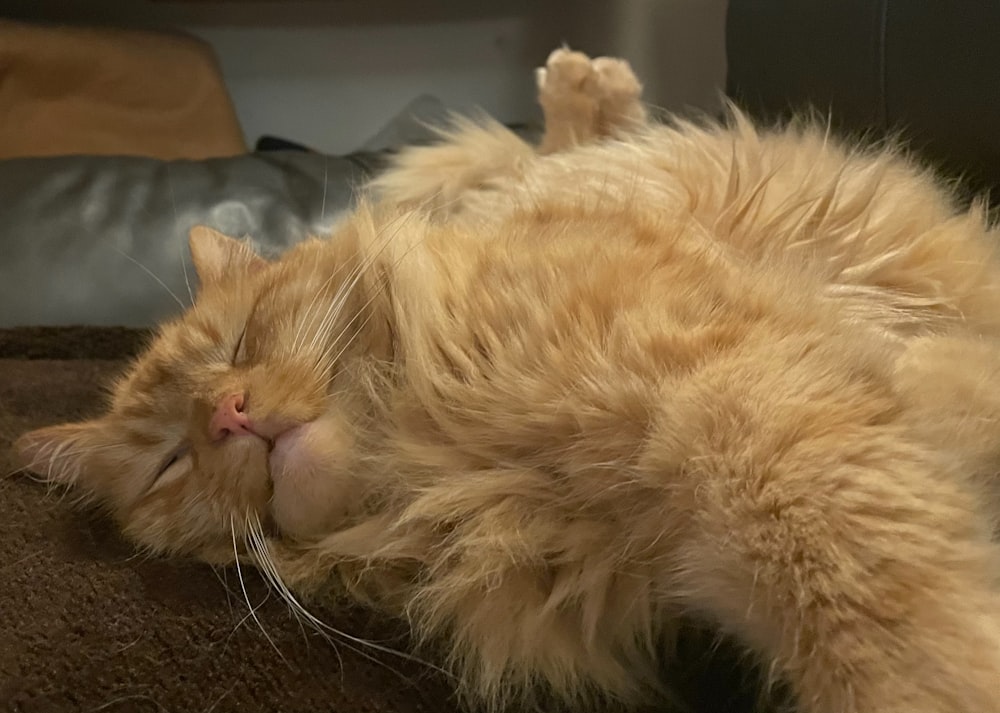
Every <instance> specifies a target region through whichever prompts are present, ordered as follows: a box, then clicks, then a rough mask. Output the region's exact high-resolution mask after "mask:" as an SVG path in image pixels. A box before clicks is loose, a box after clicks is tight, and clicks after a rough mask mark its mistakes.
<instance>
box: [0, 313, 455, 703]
mask: <svg viewBox="0 0 1000 713" xmlns="http://www.w3.org/2000/svg"><path fill="white" fill-rule="evenodd" d="M141 340H142V335H141V334H140V333H137V332H132V331H129V330H116V329H66V330H59V329H23V330H8V331H3V330H0V472H2V474H3V475H7V474H9V473H11V471H12V470H14V469H15V465H14V463H13V461H12V457H11V451H10V444H11V442H12V441H13V439H14V438H16V437H17V435H19V434H20V433H22V432H23V431H25V430H27V429H29V428H34V427H37V426H42V425H47V424H50V423H55V422H59V421H64V420H69V419H76V418H82V417H87V416H89V415H92V414H93V413H94V412H95V410H96V409H98V408H99V407H100V404H101V393H102V392H101V388H102V385H103V384H106V383H107V382H108V380H109V379H110V378H111V377H113V376H114V375H115V374H116V373H117V372H118V371H119V370H120V368H121V366H122V362H121V361H119V360H120V359H121V358H122V357H124V356H126V355H129V354H131V353H133V352H134V351H135V349H136V348H137V347H138V345H139V344H140V343H141ZM244 579H245V581H246V588H247V594H248V597H249V599H250V601H251V602H253V603H254V605H257V604H260V603H261V602H264V603H263V604H262V605H261V606H260V608H259V609H257V611H256V614H257V617H258V618H259V619H260V621H261V623H262V625H263V628H264V630H265V631H266V632H267V634H268V636H270V638H271V640H272V641H273V643H274V646H273V647H272V645H271V644H270V643H269V642H268V641H267V639H266V638H265V636H264V634H263V633H262V632H261V629H260V628H258V626H257V624H256V623H255V622H254V620H253V619H252V618H249V617H248V616H247V614H248V611H249V609H248V607H247V605H246V602H245V600H244V597H243V594H242V592H241V590H240V584H239V580H238V578H237V576H236V572H235V570H233V571H225V572H222V571H219V573H218V576H216V574H215V573H214V572H213V570H212V569H210V568H208V567H206V566H202V565H199V564H194V563H185V562H177V561H165V560H157V559H148V558H143V557H137V556H135V554H134V552H133V551H132V549H131V548H130V547H129V546H128V544H126V543H124V542H123V541H122V540H121V539H119V538H118V536H117V535H116V533H115V531H114V528H113V527H112V526H111V525H110V523H108V522H107V521H106V520H105V519H103V518H102V517H100V516H99V515H97V514H92V513H84V512H80V511H79V510H74V508H72V507H71V506H70V505H69V503H67V502H60V501H59V500H58V498H57V497H56V496H54V495H48V494H47V493H46V489H45V487H43V486H41V485H39V484H38V483H35V482H33V481H32V480H30V479H29V478H27V477H25V476H23V475H22V476H14V477H13V478H4V479H3V480H0V710H3V711H7V710H10V711H18V712H20V711H24V712H25V713H28V712H30V713H35V712H36V711H37V712H39V713H42V712H45V713H48V712H50V711H92V712H94V713H98V712H107V713H116V712H122V713H124V712H126V711H127V712H129V713H131V712H133V711H134V712H137V713H145V712H147V711H150V712H152V711H156V712H169V713H209V712H210V711H211V712H212V713H220V712H221V711H269V712H270V711H282V712H285V713H293V712H296V711H302V712H307V711H308V712H309V713H316V712H319V711H343V712H345V713H347V712H349V713H382V712H385V713H388V712H392V713H396V712H398V713H416V712H417V711H423V712H425V713H451V712H452V711H454V710H456V707H455V705H454V703H453V702H452V700H451V698H450V689H449V687H448V686H447V684H446V682H444V681H443V680H442V679H441V678H440V677H438V676H435V675H433V674H431V673H429V672H428V670H427V669H426V668H424V667H422V666H420V665H419V664H414V663H412V662H408V661H405V660H401V659H397V658H395V657H393V656H391V655H387V654H378V655H377V656H375V657H374V658H375V659H376V660H375V661H372V660H369V659H367V658H365V657H364V656H362V655H360V654H358V653H356V652H354V651H351V650H350V649H348V648H347V647H344V646H340V647H337V649H335V648H334V647H333V646H331V645H330V644H329V643H327V642H326V641H324V640H323V639H322V638H320V637H319V636H318V635H315V634H307V633H304V632H303V630H302V629H300V628H299V626H298V624H297V623H296V622H295V621H294V620H292V619H291V618H290V617H289V616H288V614H287V610H286V608H285V607H284V605H283V604H281V603H280V602H279V601H277V600H276V598H275V597H274V596H270V597H268V592H267V589H266V587H265V586H264V585H263V583H262V582H261V580H260V578H259V577H258V576H257V575H256V574H255V573H254V572H252V571H251V572H247V571H244ZM265 600H267V601H265ZM323 617H324V619H325V620H326V621H328V622H329V623H331V624H334V625H336V626H337V627H339V628H341V629H343V630H345V631H348V632H350V633H351V634H354V635H356V636H363V637H366V638H369V639H377V640H379V641H382V642H383V643H385V644H386V645H388V646H392V647H394V648H401V649H405V648H406V640H405V637H404V636H402V635H401V632H400V631H399V629H398V627H396V626H393V625H390V624H387V623H384V622H378V621H375V620H374V618H373V616H372V615H370V614H368V613H365V612H361V611H350V612H343V611H338V612H337V613H335V614H334V613H331V612H327V613H325V614H324V615H323ZM275 649H277V651H276V650H275ZM279 652H280V653H279Z"/></svg>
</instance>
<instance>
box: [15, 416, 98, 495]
mask: <svg viewBox="0 0 1000 713" xmlns="http://www.w3.org/2000/svg"><path fill="white" fill-rule="evenodd" d="M103 440H104V439H103V429H102V427H101V424H100V422H99V421H85V422H83V423H65V424H62V425H59V426H48V427H46V428H39V429H37V430H34V431H29V432H28V433H25V434H24V435H22V436H21V437H20V438H18V439H17V441H16V442H15V443H14V450H15V451H16V452H17V455H18V458H19V460H20V462H21V466H22V467H23V468H24V469H25V470H27V471H29V472H31V473H35V474H36V475H39V476H41V477H42V478H43V479H44V480H46V481H48V482H51V483H61V484H64V485H75V484H77V483H78V482H80V481H82V480H88V481H89V480H90V479H89V478H87V473H88V472H89V471H90V470H92V468H91V467H90V466H91V463H92V461H93V457H94V455H95V454H96V453H98V452H99V451H100V450H101V449H102V448H103V447H104V444H103Z"/></svg>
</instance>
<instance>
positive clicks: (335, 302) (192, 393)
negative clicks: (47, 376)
mask: <svg viewBox="0 0 1000 713" xmlns="http://www.w3.org/2000/svg"><path fill="white" fill-rule="evenodd" d="M191 249H192V255H193V258H194V263H195V266H196V270H197V272H198V276H199V279H200V283H201V287H200V289H199V293H198V296H197V300H196V302H195V304H194V306H193V307H192V308H191V309H190V310H188V311H187V312H186V313H185V314H184V315H183V316H182V317H181V318H180V319H178V320H177V321H174V322H171V323H168V324H166V325H165V326H163V327H162V328H161V329H160V331H159V333H158V334H157V336H156V338H155V340H154V341H153V343H152V344H151V346H150V348H149V349H148V350H147V351H146V352H145V353H144V354H143V355H142V356H140V357H139V358H138V359H137V360H136V362H135V363H134V364H133V366H132V367H131V368H130V369H129V371H128V372H127V373H126V374H125V375H124V377H123V378H122V379H121V380H120V381H119V383H118V384H117V386H116V388H115V390H114V394H113V398H112V400H111V405H110V408H109V410H108V411H107V413H106V414H105V415H103V416H101V417H100V418H97V419H94V420H92V421H87V422H84V423H77V424H66V425H61V426H54V427H50V428H44V429H40V430H38V431H34V432H31V433H29V434H26V435H25V436H23V437H22V438H21V439H20V440H19V442H18V449H19V451H20V453H21V455H22V458H23V459H24V462H25V464H26V465H27V467H28V468H29V469H31V470H34V471H36V472H39V473H41V474H42V475H44V476H45V477H47V478H48V479H49V480H51V481H54V482H59V483H63V484H67V485H71V486H73V487H75V488H77V490H78V492H81V493H84V494H85V495H86V496H88V497H89V498H90V499H93V500H96V501H98V502H100V503H102V504H103V505H104V506H106V507H107V508H108V510H109V511H110V512H111V513H112V514H113V515H114V516H115V518H116V519H117V520H118V521H119V522H120V523H121V525H122V527H123V529H124V530H125V532H126V533H127V534H128V535H129V536H130V537H131V538H132V539H134V540H136V541H137V542H139V543H140V544H142V545H145V546H147V547H149V548H152V549H154V550H157V551H170V552H187V553H193V554H196V555H198V556H201V557H203V558H205V559H208V560H211V561H226V560H231V559H233V557H234V551H242V549H243V547H244V538H245V537H246V536H247V535H248V533H250V534H251V536H253V535H254V533H255V534H256V535H263V534H264V533H265V532H271V533H278V534H280V535H283V536H286V537H292V538H299V539H309V538H311V537H316V536H319V535H320V534H322V533H323V532H328V531H329V530H330V529H331V528H334V527H336V526H337V524H338V522H340V521H342V520H343V519H344V518H345V517H347V516H348V515H349V513H350V511H351V509H352V507H354V506H355V505H356V504H357V500H358V498H359V497H360V493H359V492H358V490H359V488H358V486H357V483H356V482H354V480H353V478H354V476H353V474H352V466H353V462H352V461H353V458H354V450H355V449H354V441H355V428H354V423H353V421H354V411H353V410H352V409H353V405H352V403H351V398H352V397H351V395H350V394H351V392H352V385H351V384H350V383H349V382H350V381H351V378H352V377H351V374H350V373H349V371H350V370H349V369H346V368H345V367H344V364H345V362H346V361H347V360H349V359H350V358H351V357H353V356H356V355H357V354H358V350H365V351H366V352H370V351H372V350H376V351H377V350H378V349H379V348H380V347H379V346H378V345H376V344H374V343H373V342H372V333H373V332H372V328H371V327H372V323H373V321H374V322H377V321H378V318H376V319H374V320H373V313H372V312H371V309H372V306H371V304H370V300H364V299H363V298H362V297H361V295H362V294H363V293H364V288H363V285H362V283H363V282H364V281H366V280H367V279H368V276H367V275H366V274H360V273H359V271H358V270H357V269H356V268H357V266H358V265H359V264H360V261H359V258H358V257H357V253H356V251H354V250H351V248H350V246H349V245H347V244H346V241H345V245H344V247H343V249H339V250H338V249H336V247H335V246H332V245H331V244H329V243H322V242H320V241H308V242H306V243H303V244H301V245H299V246H298V247H297V248H295V249H293V250H291V251H289V253H287V254H286V255H285V256H283V257H282V258H281V259H280V260H278V261H276V262H267V261H265V260H263V259H261V258H260V257H258V256H257V255H255V254H254V253H253V252H252V251H251V250H250V249H249V248H248V247H247V246H246V245H245V244H244V243H242V242H239V241H235V240H233V239H231V238H226V237H225V236H222V235H220V234H218V233H213V232H212V231H208V230H207V229H196V230H195V231H194V232H193V233H192V239H191Z"/></svg>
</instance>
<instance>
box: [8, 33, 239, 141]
mask: <svg viewBox="0 0 1000 713" xmlns="http://www.w3.org/2000/svg"><path fill="white" fill-rule="evenodd" d="M245 152H246V144H245V143H244V140H243V133H242V131H241V130H240V126H239V122H238V121H237V118H236V112H235V111H234V109H233V105H232V102H231V100H230V98H229V95H228V93H227V92H226V88H225V85H224V83H223V81H222V77H221V75H220V74H219V69H218V66H217V64H216V61H215V57H214V55H213V54H212V51H211V49H210V48H209V47H208V46H207V45H206V44H205V43H203V42H201V41H200V40H196V39H194V38H191V37H186V36H182V35H172V34H161V33H151V32H140V31H133V30H111V29H101V30H97V29H84V28H71V27H48V26H36V25H24V24H19V23H13V22H4V21H0V158H14V157H23V156H55V155H64V154H99V155H108V154H114V155H131V156H149V157H154V158H160V159H180V158H184V159H201V158H211V157H219V156H233V155H236V154H241V153H245Z"/></svg>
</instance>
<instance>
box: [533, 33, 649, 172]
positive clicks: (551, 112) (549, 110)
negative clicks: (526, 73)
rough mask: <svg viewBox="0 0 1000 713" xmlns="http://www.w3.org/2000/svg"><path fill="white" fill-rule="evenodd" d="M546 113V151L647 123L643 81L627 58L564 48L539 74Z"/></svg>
mask: <svg viewBox="0 0 1000 713" xmlns="http://www.w3.org/2000/svg"><path fill="white" fill-rule="evenodd" d="M535 81H536V83H537V85H538V101H539V103H540V104H541V105H542V108H543V109H544V111H545V124H546V126H545V138H544V140H543V142H542V150H543V152H552V151H559V150H562V149H565V148H568V147H570V146H573V145H578V144H581V143H586V142H588V141H592V140H595V139H599V138H601V137H604V136H607V135H608V134H611V133H614V132H615V131H617V130H619V129H621V128H628V127H631V126H635V125H637V124H640V123H642V122H643V121H645V118H646V112H645V108H644V107H643V105H642V101H641V98H640V97H641V94H642V84H640V82H639V80H638V79H637V78H636V76H635V74H634V73H633V72H632V68H631V67H630V66H629V64H628V62H626V61H625V60H622V59H616V58H613V57H598V58H596V59H591V58H590V57H588V56H587V55H585V54H584V53H582V52H576V51H573V50H570V49H567V48H560V49H557V50H555V51H554V52H552V54H550V55H549V58H548V60H547V61H546V63H545V66H544V67H539V68H538V69H537V70H536V72H535Z"/></svg>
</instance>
